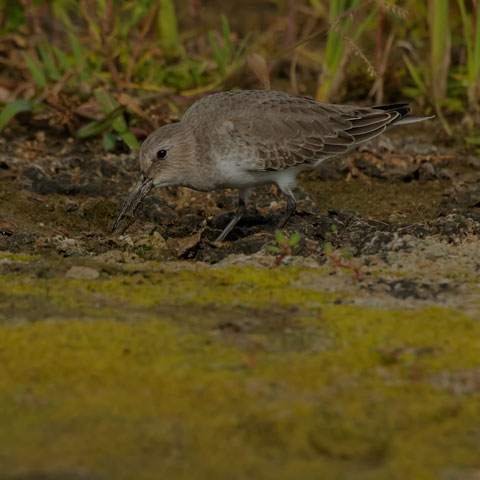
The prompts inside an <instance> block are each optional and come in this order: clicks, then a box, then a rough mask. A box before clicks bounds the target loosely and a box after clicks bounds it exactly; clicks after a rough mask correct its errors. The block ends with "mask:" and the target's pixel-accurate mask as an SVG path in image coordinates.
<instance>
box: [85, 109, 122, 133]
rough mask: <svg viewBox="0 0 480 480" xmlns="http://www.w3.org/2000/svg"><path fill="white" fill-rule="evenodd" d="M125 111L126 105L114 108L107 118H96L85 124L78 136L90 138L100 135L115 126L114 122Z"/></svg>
mask: <svg viewBox="0 0 480 480" xmlns="http://www.w3.org/2000/svg"><path fill="white" fill-rule="evenodd" d="M124 111H125V107H124V106H120V107H118V108H116V109H114V110H112V111H111V112H110V113H109V114H108V115H107V116H106V117H105V118H103V119H102V120H95V121H94V122H90V123H88V124H87V125H85V126H83V127H82V128H80V129H79V130H77V137H78V138H90V137H96V136H97V135H100V134H101V133H103V132H104V131H105V130H108V129H109V128H112V127H113V123H114V122H115V120H116V119H117V118H118V117H119V116H120V115H122V114H123V112H124Z"/></svg>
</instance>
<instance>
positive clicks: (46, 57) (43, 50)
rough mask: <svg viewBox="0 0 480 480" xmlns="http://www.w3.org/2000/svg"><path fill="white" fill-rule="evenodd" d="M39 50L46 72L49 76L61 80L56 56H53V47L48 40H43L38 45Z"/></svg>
mask: <svg viewBox="0 0 480 480" xmlns="http://www.w3.org/2000/svg"><path fill="white" fill-rule="evenodd" d="M38 52H39V54H40V60H41V62H42V64H43V65H44V68H45V73H46V75H47V77H48V78H50V79H51V80H54V81H58V80H60V78H61V77H62V75H61V73H60V72H59V71H58V68H57V65H56V64H55V58H54V56H53V52H52V48H51V47H50V45H49V44H48V43H47V42H42V43H41V44H40V45H39V46H38Z"/></svg>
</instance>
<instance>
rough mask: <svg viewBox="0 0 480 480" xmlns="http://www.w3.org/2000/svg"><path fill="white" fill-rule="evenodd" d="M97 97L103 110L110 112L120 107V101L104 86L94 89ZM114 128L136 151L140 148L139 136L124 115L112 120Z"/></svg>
mask: <svg viewBox="0 0 480 480" xmlns="http://www.w3.org/2000/svg"><path fill="white" fill-rule="evenodd" d="M94 95H95V98H96V99H97V101H98V103H99V104H100V105H101V106H102V108H103V111H104V112H105V113H106V114H109V113H110V112H111V111H112V110H115V109H116V108H117V107H118V103H117V101H116V100H115V98H114V97H113V96H112V95H111V94H110V93H109V92H108V91H107V90H105V89H104V88H97V89H96V90H95V91H94ZM112 126H113V128H114V129H115V130H116V131H117V132H118V134H119V135H120V138H121V139H122V140H123V141H124V142H125V143H126V144H127V145H128V146H129V147H130V148H131V149H132V150H134V151H137V150H139V149H140V145H139V144H138V141H137V138H136V137H135V135H134V134H133V133H132V132H131V131H130V129H129V128H128V125H127V122H126V121H125V118H124V116H123V115H119V116H118V117H116V118H115V119H114V121H113V122H112Z"/></svg>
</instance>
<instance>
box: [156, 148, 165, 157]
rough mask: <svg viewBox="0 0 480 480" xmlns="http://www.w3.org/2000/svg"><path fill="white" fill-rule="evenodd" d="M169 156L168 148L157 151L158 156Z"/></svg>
mask: <svg viewBox="0 0 480 480" xmlns="http://www.w3.org/2000/svg"><path fill="white" fill-rule="evenodd" d="M166 156H167V151H166V150H159V151H158V152H157V158H165V157H166Z"/></svg>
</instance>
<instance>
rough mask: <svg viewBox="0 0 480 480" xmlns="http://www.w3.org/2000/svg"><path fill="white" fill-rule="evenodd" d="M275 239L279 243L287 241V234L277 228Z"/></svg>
mask: <svg viewBox="0 0 480 480" xmlns="http://www.w3.org/2000/svg"><path fill="white" fill-rule="evenodd" d="M275 240H277V243H283V242H284V241H285V235H284V234H283V233H282V232H281V231H280V230H277V231H276V232H275Z"/></svg>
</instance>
